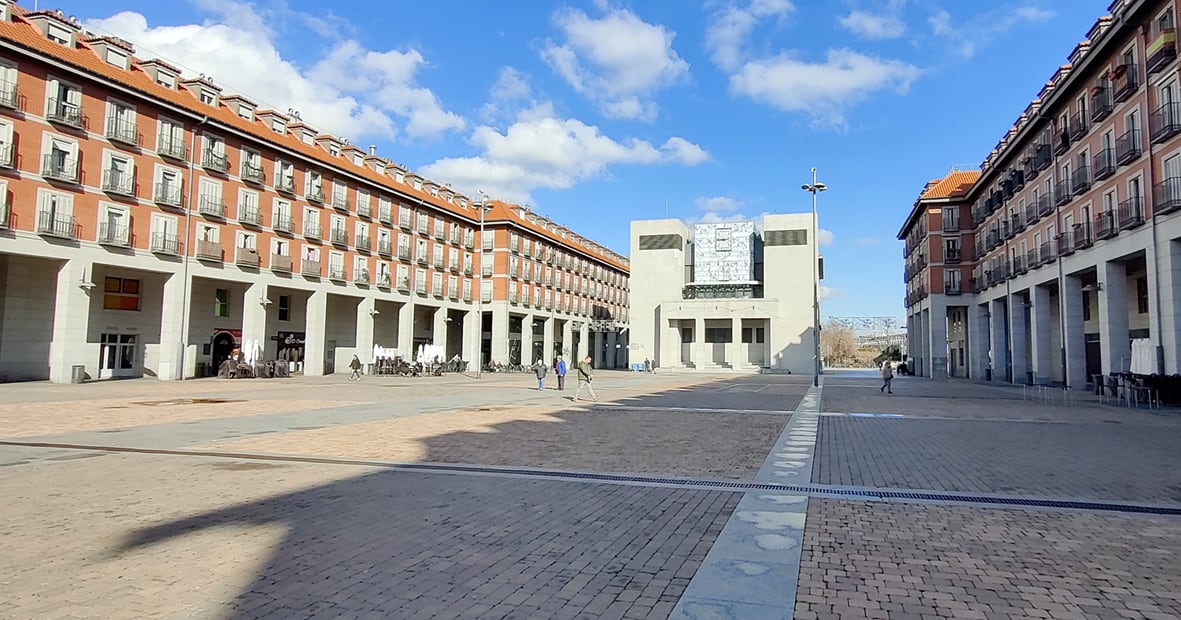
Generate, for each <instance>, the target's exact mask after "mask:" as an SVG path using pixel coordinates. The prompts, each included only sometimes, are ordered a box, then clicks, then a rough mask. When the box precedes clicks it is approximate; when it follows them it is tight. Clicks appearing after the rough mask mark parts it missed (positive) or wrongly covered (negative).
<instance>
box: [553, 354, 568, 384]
mask: <svg viewBox="0 0 1181 620" xmlns="http://www.w3.org/2000/svg"><path fill="white" fill-rule="evenodd" d="M555 361H556V362H557V364H556V365H555V367H554V374H556V375H558V389H559V390H565V389H566V360H565V359H563V358H562V356H561V355H559V356H558V359H557V360H555Z"/></svg>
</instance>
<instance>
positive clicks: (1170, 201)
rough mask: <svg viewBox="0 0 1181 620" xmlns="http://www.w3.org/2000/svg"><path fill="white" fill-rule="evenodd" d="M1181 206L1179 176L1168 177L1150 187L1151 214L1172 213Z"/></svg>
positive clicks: (1180, 182)
mask: <svg viewBox="0 0 1181 620" xmlns="http://www.w3.org/2000/svg"><path fill="white" fill-rule="evenodd" d="M1178 208H1181V177H1169V178H1167V179H1165V180H1163V181H1161V182H1160V183H1157V184H1156V185H1155V186H1153V188H1152V214H1153V215H1160V214H1163V213H1172V212H1173V211H1176V210H1177V209H1178Z"/></svg>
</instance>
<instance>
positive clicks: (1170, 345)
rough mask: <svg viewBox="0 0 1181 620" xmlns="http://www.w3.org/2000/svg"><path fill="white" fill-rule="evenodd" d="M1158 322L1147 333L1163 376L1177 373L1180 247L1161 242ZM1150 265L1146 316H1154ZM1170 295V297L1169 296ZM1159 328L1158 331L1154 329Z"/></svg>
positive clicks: (1180, 342) (1180, 324)
mask: <svg viewBox="0 0 1181 620" xmlns="http://www.w3.org/2000/svg"><path fill="white" fill-rule="evenodd" d="M1157 260H1159V261H1160V288H1161V292H1163V293H1164V294H1163V295H1160V298H1161V299H1160V312H1161V321H1160V324H1157V322H1156V321H1153V324H1151V327H1150V332H1151V334H1153V342H1154V344H1156V345H1159V346H1161V348H1162V350H1163V357H1164V373H1166V374H1176V373H1179V372H1181V295H1179V294H1177V292H1179V291H1181V243H1179V242H1176V241H1172V240H1169V241H1164V242H1162V246H1161V248H1160V250H1159V259H1157ZM1155 268H1156V266H1155V265H1154V263H1153V261H1149V262H1148V295H1149V299H1148V301H1149V307H1148V311H1149V312H1150V313H1155V312H1156V304H1155V302H1154V300H1155V299H1156V295H1157V292H1156V287H1155V286H1153V282H1154V281H1153V270H1154V269H1155ZM1170 293H1172V294H1170ZM1157 325H1160V328H1157Z"/></svg>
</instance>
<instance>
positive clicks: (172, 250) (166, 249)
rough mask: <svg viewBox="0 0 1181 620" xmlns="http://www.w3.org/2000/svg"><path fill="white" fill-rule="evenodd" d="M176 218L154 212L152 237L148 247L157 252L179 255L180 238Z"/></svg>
mask: <svg viewBox="0 0 1181 620" xmlns="http://www.w3.org/2000/svg"><path fill="white" fill-rule="evenodd" d="M176 230H177V226H176V218H175V217H171V216H166V215H161V214H159V213H154V214H152V227H151V235H152V236H151V239H150V240H149V245H148V249H150V250H151V251H152V252H153V253H156V254H164V255H168V256H179V255H180V252H181V249H182V248H181V244H180V238H179V237H178V236H177V234H176Z"/></svg>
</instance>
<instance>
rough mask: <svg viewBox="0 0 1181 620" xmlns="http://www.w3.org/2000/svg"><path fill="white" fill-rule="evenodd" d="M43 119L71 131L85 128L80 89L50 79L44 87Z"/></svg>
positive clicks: (55, 79)
mask: <svg viewBox="0 0 1181 620" xmlns="http://www.w3.org/2000/svg"><path fill="white" fill-rule="evenodd" d="M45 93H46V95H47V99H46V102H45V119H46V120H48V121H49V122H51V123H56V124H58V125H62V126H65V127H68V128H71V129H82V128H84V127H85V126H86V117H85V116H83V114H82V89H81V88H80V87H78V86H76V85H74V84H70V83H68V82H63V81H61V80H59V79H57V78H51V79H49V80H48V82H47V83H46V85H45Z"/></svg>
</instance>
